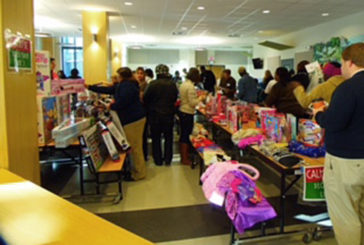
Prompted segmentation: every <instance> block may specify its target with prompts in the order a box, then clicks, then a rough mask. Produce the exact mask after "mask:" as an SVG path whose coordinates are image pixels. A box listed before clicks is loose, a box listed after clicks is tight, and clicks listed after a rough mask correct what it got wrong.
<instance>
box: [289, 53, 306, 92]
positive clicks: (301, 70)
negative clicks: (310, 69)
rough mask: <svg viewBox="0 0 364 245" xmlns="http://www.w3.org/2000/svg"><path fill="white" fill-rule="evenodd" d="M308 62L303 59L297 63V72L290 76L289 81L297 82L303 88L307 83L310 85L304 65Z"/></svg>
mask: <svg viewBox="0 0 364 245" xmlns="http://www.w3.org/2000/svg"><path fill="white" fill-rule="evenodd" d="M309 63H310V62H308V61H307V60H303V61H301V62H300V63H298V65H297V74H296V75H294V76H293V77H292V78H291V81H293V82H299V83H300V84H301V85H302V86H303V87H304V89H305V90H306V89H307V87H308V85H310V77H309V76H308V73H307V70H306V65H308V64H309Z"/></svg>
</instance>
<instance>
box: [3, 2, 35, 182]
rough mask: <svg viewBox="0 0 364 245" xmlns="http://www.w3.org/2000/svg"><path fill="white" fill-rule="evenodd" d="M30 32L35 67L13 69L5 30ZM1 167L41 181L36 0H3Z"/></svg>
mask: <svg viewBox="0 0 364 245" xmlns="http://www.w3.org/2000/svg"><path fill="white" fill-rule="evenodd" d="M6 29H10V30H11V31H12V33H17V32H20V33H22V34H23V35H29V36H30V37H31V40H32V47H33V48H32V52H31V56H32V57H33V59H32V69H31V70H30V71H23V70H20V71H18V72H16V71H12V70H10V69H9V68H8V55H7V49H6V47H5V46H6V45H5V43H4V30H6ZM0 59H1V64H0V168H5V169H8V170H10V171H12V172H14V173H15V174H18V175H20V176H22V177H23V178H25V179H28V180H30V181H33V182H35V183H37V184H39V183H40V168H39V152H38V136H37V132H38V130H37V105H36V94H37V91H36V90H37V85H36V75H35V72H34V66H35V60H34V26H33V1H32V0H29V1H24V0H2V1H1V2H0Z"/></svg>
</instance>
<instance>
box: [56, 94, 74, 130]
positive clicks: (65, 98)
mask: <svg viewBox="0 0 364 245" xmlns="http://www.w3.org/2000/svg"><path fill="white" fill-rule="evenodd" d="M70 116H71V102H70V96H69V95H60V96H57V119H58V124H61V123H62V122H63V121H65V120H67V119H69V118H70Z"/></svg>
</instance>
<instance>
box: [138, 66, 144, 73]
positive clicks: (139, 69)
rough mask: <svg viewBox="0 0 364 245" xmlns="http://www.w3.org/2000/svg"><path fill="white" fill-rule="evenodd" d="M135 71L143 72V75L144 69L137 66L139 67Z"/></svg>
mask: <svg viewBox="0 0 364 245" xmlns="http://www.w3.org/2000/svg"><path fill="white" fill-rule="evenodd" d="M136 71H142V72H144V73H145V70H144V68H143V67H141V66H139V67H138V68H137V69H136Z"/></svg>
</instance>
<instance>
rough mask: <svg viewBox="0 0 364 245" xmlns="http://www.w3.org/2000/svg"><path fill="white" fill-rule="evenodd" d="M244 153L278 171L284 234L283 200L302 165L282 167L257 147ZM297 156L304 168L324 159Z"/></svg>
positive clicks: (221, 126)
mask: <svg viewBox="0 0 364 245" xmlns="http://www.w3.org/2000/svg"><path fill="white" fill-rule="evenodd" d="M197 112H198V114H200V115H202V116H204V117H207V114H206V112H205V111H204V110H201V109H199V110H197ZM213 124H214V125H215V126H216V127H218V128H220V129H221V130H222V131H224V132H226V133H227V134H230V135H232V134H234V130H232V129H231V128H229V127H228V126H226V125H223V124H221V123H216V122H213ZM244 152H245V153H251V154H253V155H254V156H257V157H258V158H259V159H260V160H262V162H264V163H265V164H266V165H268V166H270V167H271V168H273V169H275V170H276V171H278V173H279V174H280V182H281V183H280V213H281V216H280V233H284V228H285V219H286V217H285V210H286V205H285V200H286V195H287V192H288V191H289V190H290V189H291V188H292V187H293V186H294V184H296V183H297V181H298V180H299V179H300V178H301V176H302V165H296V166H293V167H291V168H289V167H286V166H284V165H283V164H281V163H279V162H278V161H277V160H275V159H274V158H273V157H271V156H267V155H265V154H264V153H263V152H262V151H260V150H259V147H258V146H249V147H247V148H246V149H245V151H244ZM296 155H297V156H299V157H301V158H302V159H303V160H304V163H305V166H323V165H324V162H325V159H324V158H310V157H306V156H302V155H299V154H296ZM292 175H293V176H295V179H294V180H293V181H292V182H291V183H290V184H289V185H288V186H287V177H288V176H292Z"/></svg>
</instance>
